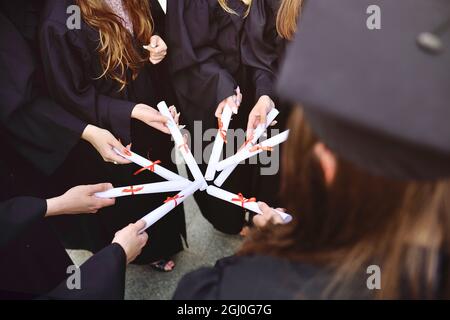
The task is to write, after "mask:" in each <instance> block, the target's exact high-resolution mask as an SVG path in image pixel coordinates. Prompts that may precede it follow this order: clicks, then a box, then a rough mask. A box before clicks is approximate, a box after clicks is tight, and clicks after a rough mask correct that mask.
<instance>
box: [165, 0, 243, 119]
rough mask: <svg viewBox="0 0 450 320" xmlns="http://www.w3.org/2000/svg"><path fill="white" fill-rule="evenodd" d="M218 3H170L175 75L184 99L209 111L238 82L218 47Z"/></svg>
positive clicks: (186, 0) (190, 0)
mask: <svg viewBox="0 0 450 320" xmlns="http://www.w3.org/2000/svg"><path fill="white" fill-rule="evenodd" d="M211 3H216V1H208V0H184V1H172V2H169V3H168V6H169V7H168V11H167V19H168V23H167V29H168V30H167V37H168V38H167V39H168V47H169V59H170V67H171V75H172V79H173V83H174V87H175V90H176V91H177V94H178V95H179V96H180V97H181V99H182V100H185V101H188V102H190V103H191V104H193V105H195V106H199V107H201V108H202V107H203V108H205V109H206V110H207V111H212V112H214V110H215V109H214V110H208V109H209V108H211V107H214V108H215V107H217V105H218V104H219V103H220V102H222V101H223V100H224V99H225V98H228V97H230V96H232V95H233V94H234V90H235V89H236V87H237V83H236V81H235V79H234V78H233V76H232V75H231V74H230V73H229V72H228V71H227V69H226V68H225V67H223V66H222V65H221V64H220V63H219V61H218V56H220V55H221V52H220V51H219V49H218V48H216V47H215V46H214V43H215V39H216V38H217V37H218V33H219V30H220V28H219V26H218V22H217V17H216V8H215V5H213V4H211Z"/></svg>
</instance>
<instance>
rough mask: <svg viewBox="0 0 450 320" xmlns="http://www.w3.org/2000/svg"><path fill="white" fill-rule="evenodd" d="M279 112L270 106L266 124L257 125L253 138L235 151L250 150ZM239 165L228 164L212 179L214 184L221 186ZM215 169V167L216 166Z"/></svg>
mask: <svg viewBox="0 0 450 320" xmlns="http://www.w3.org/2000/svg"><path fill="white" fill-rule="evenodd" d="M279 113H280V112H279V111H278V110H277V109H275V108H272V110H271V111H270V112H269V113H268V114H267V121H266V124H265V125H264V126H263V125H259V126H258V127H257V128H256V129H255V131H254V133H253V138H252V140H250V141H249V143H247V144H246V145H245V146H244V147H243V148H242V149H241V150H239V151H238V152H237V153H239V152H244V151H245V150H250V149H251V147H252V146H254V145H255V144H256V143H257V142H258V140H259V138H260V137H261V136H262V135H263V134H264V132H266V130H267V128H269V127H270V125H271V124H272V122H273V121H274V120H275V118H276V117H277V116H278V114H279ZM238 165H239V163H235V164H233V165H231V166H229V167H228V168H226V169H224V170H223V171H222V172H221V173H220V174H219V176H218V177H217V178H216V180H214V184H215V185H216V186H218V187H221V186H222V185H223V184H224V182H225V180H227V179H228V177H229V176H230V175H231V174H232V173H233V171H234V169H236V167H237V166H238ZM216 170H217V167H216Z"/></svg>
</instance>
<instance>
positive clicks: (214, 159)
mask: <svg viewBox="0 0 450 320" xmlns="http://www.w3.org/2000/svg"><path fill="white" fill-rule="evenodd" d="M232 114H233V111H232V110H231V108H230V107H229V106H228V105H226V106H225V108H224V109H223V112H222V117H221V118H220V119H219V123H220V122H221V123H222V126H221V127H220V126H219V130H218V131H217V136H216V140H215V141H214V146H213V149H212V152H211V157H210V158H209V162H208V167H207V169H206V174H205V179H206V181H212V180H214V176H215V174H216V165H217V163H218V162H219V160H220V155H221V154H222V150H223V144H224V143H226V141H225V140H224V139H226V134H227V130H228V127H229V125H230V121H231V116H232Z"/></svg>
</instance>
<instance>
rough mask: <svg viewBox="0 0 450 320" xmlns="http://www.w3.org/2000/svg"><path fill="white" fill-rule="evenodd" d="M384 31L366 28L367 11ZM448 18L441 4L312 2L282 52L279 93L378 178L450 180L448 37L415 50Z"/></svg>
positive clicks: (440, 0)
mask: <svg viewBox="0 0 450 320" xmlns="http://www.w3.org/2000/svg"><path fill="white" fill-rule="evenodd" d="M372 4H377V5H378V6H380V8H381V14H382V17H381V24H382V25H381V30H369V29H368V28H367V27H366V25H365V20H366V19H367V18H368V17H369V15H364V14H365V12H366V10H367V8H368V7H369V5H372ZM449 16H450V3H449V2H448V1H445V0H431V1H420V0H411V1H410V0H404V1H395V2H392V1H387V0H380V1H376V2H375V3H374V2H373V1H372V2H371V1H358V2H355V1H350V0H344V1H339V4H336V5H331V6H330V4H329V2H328V1H324V0H318V1H308V2H306V4H305V7H304V12H303V14H302V18H301V23H300V27H299V29H298V32H297V37H296V41H295V44H294V45H293V46H292V47H291V48H290V49H289V50H288V54H287V59H286V62H285V64H284V66H283V68H282V76H281V79H280V82H279V85H278V88H279V92H280V94H282V95H283V96H284V97H286V98H289V99H290V100H292V101H295V102H300V103H302V104H303V105H304V107H305V112H306V117H307V118H308V120H309V121H310V122H311V124H312V127H313V129H314V131H315V132H316V133H317V134H318V136H319V137H320V138H321V139H322V140H323V141H324V142H325V143H327V145H328V146H329V147H330V148H331V149H332V150H333V151H335V152H336V153H337V154H338V155H340V156H341V157H343V158H345V159H347V160H349V161H351V162H353V163H355V164H357V165H359V166H360V167H362V168H364V169H366V170H369V171H370V172H372V173H374V174H379V175H384V176H388V177H394V178H402V179H404V178H406V179H425V180H433V179H437V178H442V177H448V176H449V175H450V140H449V137H450V132H449V130H450V129H449V128H450V127H449V126H448V124H447V118H448V112H449V108H448V106H449V101H450V90H449V88H450V73H449V72H448V70H449V67H450V50H449V47H450V45H449V44H450V32H449V30H448V29H447V30H446V31H443V32H441V33H440V34H439V35H438V36H439V38H440V41H441V42H442V44H443V46H444V50H443V52H442V53H440V54H430V53H428V52H426V51H424V50H422V49H421V48H419V46H418V45H417V38H418V36H419V34H421V33H423V32H433V30H434V29H436V28H437V27H438V26H440V25H442V24H443V23H444V22H445V21H447V19H448V18H449Z"/></svg>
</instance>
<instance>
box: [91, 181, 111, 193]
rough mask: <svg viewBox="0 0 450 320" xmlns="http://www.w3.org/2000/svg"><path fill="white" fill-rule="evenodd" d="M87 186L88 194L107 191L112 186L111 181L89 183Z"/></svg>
mask: <svg viewBox="0 0 450 320" xmlns="http://www.w3.org/2000/svg"><path fill="white" fill-rule="evenodd" d="M87 188H88V191H89V193H90V194H94V193H97V192H103V191H108V190H110V189H112V188H114V187H113V185H112V184H111V183H99V184H94V185H89V186H87Z"/></svg>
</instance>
